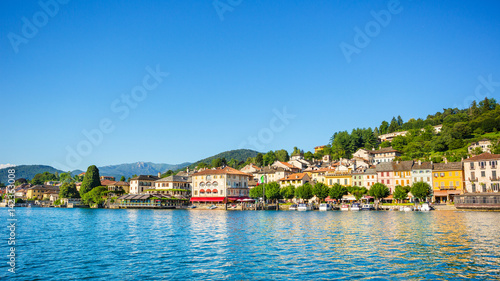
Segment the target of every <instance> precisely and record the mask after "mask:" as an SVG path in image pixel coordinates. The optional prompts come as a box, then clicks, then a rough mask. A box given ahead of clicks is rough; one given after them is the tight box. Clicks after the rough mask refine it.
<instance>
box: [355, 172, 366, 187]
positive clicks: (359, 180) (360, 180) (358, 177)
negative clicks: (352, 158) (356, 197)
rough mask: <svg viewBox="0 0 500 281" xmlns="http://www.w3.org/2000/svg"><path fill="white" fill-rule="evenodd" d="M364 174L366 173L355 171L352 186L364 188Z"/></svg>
mask: <svg viewBox="0 0 500 281" xmlns="http://www.w3.org/2000/svg"><path fill="white" fill-rule="evenodd" d="M364 173H365V171H363V170H360V171H353V172H352V185H353V186H360V187H361V186H363V185H364V176H363V175H364Z"/></svg>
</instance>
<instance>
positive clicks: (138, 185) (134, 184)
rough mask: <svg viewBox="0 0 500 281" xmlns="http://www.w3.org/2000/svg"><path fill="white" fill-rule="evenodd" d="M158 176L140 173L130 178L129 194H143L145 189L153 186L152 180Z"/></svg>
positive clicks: (155, 179)
mask: <svg viewBox="0 0 500 281" xmlns="http://www.w3.org/2000/svg"><path fill="white" fill-rule="evenodd" d="M158 179H159V177H156V176H150V175H146V176H145V175H140V176H137V177H133V178H132V179H130V194H143V193H144V192H145V191H146V190H147V189H151V188H153V187H154V182H155V181H157V180H158Z"/></svg>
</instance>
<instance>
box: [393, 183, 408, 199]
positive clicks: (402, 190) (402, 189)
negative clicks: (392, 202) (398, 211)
mask: <svg viewBox="0 0 500 281" xmlns="http://www.w3.org/2000/svg"><path fill="white" fill-rule="evenodd" d="M409 191H410V188H409V187H407V186H401V185H398V186H396V189H395V190H394V193H393V194H392V196H393V197H394V199H396V200H400V202H401V201H403V200H405V199H406V198H407V197H408V192H409Z"/></svg>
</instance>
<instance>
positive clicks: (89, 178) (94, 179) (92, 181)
mask: <svg viewBox="0 0 500 281" xmlns="http://www.w3.org/2000/svg"><path fill="white" fill-rule="evenodd" d="M100 185H101V180H100V179H99V169H97V167H96V166H95V165H92V166H89V167H88V168H87V172H86V173H85V177H84V178H83V181H82V185H81V186H80V196H81V197H82V198H83V195H84V194H85V193H87V192H89V191H90V190H92V189H93V188H95V187H98V186H100Z"/></svg>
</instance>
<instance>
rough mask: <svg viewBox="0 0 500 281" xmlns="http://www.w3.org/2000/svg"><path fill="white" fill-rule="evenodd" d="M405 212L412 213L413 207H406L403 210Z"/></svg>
mask: <svg viewBox="0 0 500 281" xmlns="http://www.w3.org/2000/svg"><path fill="white" fill-rule="evenodd" d="M403 211H405V212H411V211H413V208H412V207H411V206H405V207H404V208H403Z"/></svg>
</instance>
